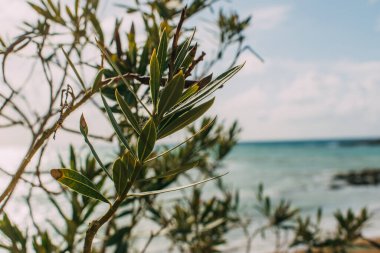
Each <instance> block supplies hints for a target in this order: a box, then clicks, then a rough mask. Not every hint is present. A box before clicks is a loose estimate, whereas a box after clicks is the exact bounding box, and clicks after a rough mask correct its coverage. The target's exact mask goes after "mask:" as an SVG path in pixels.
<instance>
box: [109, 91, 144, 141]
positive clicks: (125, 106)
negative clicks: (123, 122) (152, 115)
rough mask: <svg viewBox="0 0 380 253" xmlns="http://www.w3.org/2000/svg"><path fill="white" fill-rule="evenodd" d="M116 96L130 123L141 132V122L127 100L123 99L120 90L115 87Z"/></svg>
mask: <svg viewBox="0 0 380 253" xmlns="http://www.w3.org/2000/svg"><path fill="white" fill-rule="evenodd" d="M115 97H116V100H117V103H118V104H119V106H120V109H121V111H122V112H123V114H124V116H125V117H126V118H127V119H128V121H129V123H130V124H131V126H132V127H133V129H134V130H135V131H136V133H137V134H140V133H141V128H140V126H139V123H138V121H137V119H136V117H135V115H134V114H133V113H132V111H131V109H130V108H129V106H128V104H127V102H125V100H124V99H123V97H122V96H121V95H120V93H119V91H118V90H117V89H115Z"/></svg>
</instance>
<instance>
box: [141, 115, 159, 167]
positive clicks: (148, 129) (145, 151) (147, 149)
mask: <svg viewBox="0 0 380 253" xmlns="http://www.w3.org/2000/svg"><path fill="white" fill-rule="evenodd" d="M156 139H157V129H156V125H155V124H154V120H153V119H152V118H150V119H149V120H148V122H147V123H146V124H145V126H144V128H143V130H142V131H141V134H140V137H139V140H138V143H137V154H138V157H139V159H140V161H141V162H143V161H144V160H145V158H147V157H148V156H149V155H150V153H151V152H152V151H153V148H154V144H155V143H156Z"/></svg>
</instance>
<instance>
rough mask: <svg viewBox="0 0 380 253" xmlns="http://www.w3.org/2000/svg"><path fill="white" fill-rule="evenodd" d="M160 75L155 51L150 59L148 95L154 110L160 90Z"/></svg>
mask: <svg viewBox="0 0 380 253" xmlns="http://www.w3.org/2000/svg"><path fill="white" fill-rule="evenodd" d="M160 82H161V74H160V65H159V63H158V60H157V55H156V50H153V54H152V57H151V58H150V80H149V84H150V94H151V96H152V102H153V106H154V107H155V108H156V106H157V100H158V92H159V90H160Z"/></svg>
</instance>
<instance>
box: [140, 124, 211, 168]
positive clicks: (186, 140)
mask: <svg viewBox="0 0 380 253" xmlns="http://www.w3.org/2000/svg"><path fill="white" fill-rule="evenodd" d="M215 121H216V117H215V118H214V119H213V120H210V122H208V123H207V124H206V125H205V126H204V127H202V128H201V129H200V130H199V131H198V132H196V133H195V134H193V135H192V136H190V137H189V138H187V139H185V140H184V141H183V142H180V143H179V144H177V145H175V146H174V147H172V148H170V149H168V150H166V151H164V152H162V153H161V154H159V155H156V156H154V157H152V158H149V159H148V160H146V161H145V162H150V161H153V160H155V159H157V158H159V157H161V156H164V155H166V154H168V153H170V152H171V151H173V150H174V149H176V148H178V147H180V146H182V145H183V144H185V143H186V142H188V141H190V140H191V139H193V138H194V137H195V136H197V135H198V134H200V133H202V132H203V131H205V130H206V129H208V128H209V127H210V126H212V125H214V123H215Z"/></svg>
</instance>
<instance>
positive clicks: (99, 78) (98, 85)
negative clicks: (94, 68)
mask: <svg viewBox="0 0 380 253" xmlns="http://www.w3.org/2000/svg"><path fill="white" fill-rule="evenodd" d="M104 72H105V69H103V68H102V69H100V70H99V71H98V73H97V74H96V77H95V80H94V83H93V85H92V91H93V92H95V91H98V90H99V89H100V88H101V86H102V77H103V74H104Z"/></svg>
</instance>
